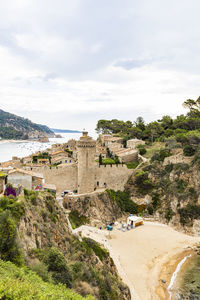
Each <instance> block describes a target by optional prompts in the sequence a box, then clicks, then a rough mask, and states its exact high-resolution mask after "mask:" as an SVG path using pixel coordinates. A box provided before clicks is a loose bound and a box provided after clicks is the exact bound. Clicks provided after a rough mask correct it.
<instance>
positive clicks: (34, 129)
mask: <svg viewBox="0 0 200 300" xmlns="http://www.w3.org/2000/svg"><path fill="white" fill-rule="evenodd" d="M49 134H50V135H54V133H53V132H52V131H51V130H50V129H49V128H48V127H47V126H45V125H40V124H35V123H33V122H31V121H30V120H28V119H25V118H22V117H19V116H16V115H14V114H11V113H8V112H5V111H3V110H0V137H1V138H2V139H28V138H34V137H35V138H37V137H39V136H44V135H49Z"/></svg>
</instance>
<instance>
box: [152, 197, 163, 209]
mask: <svg viewBox="0 0 200 300" xmlns="http://www.w3.org/2000/svg"><path fill="white" fill-rule="evenodd" d="M160 204H161V201H160V195H159V194H158V193H154V194H153V196H152V205H153V208H154V209H155V210H156V209H157V208H158V207H160Z"/></svg>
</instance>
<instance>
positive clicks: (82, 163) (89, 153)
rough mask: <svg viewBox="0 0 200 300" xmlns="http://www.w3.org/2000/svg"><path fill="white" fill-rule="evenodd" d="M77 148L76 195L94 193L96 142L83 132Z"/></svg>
mask: <svg viewBox="0 0 200 300" xmlns="http://www.w3.org/2000/svg"><path fill="white" fill-rule="evenodd" d="M77 148H78V194H84V193H91V192H93V191H94V186H95V184H94V179H95V152H96V141H94V140H93V139H92V138H91V137H89V136H88V132H86V131H83V135H82V136H81V137H80V140H79V141H78V142H77Z"/></svg>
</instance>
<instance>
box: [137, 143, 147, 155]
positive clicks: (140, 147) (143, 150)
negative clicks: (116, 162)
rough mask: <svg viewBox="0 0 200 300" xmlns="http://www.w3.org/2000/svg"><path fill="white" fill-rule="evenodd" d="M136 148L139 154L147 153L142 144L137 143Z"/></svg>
mask: <svg viewBox="0 0 200 300" xmlns="http://www.w3.org/2000/svg"><path fill="white" fill-rule="evenodd" d="M137 148H138V150H139V154H140V155H144V154H145V153H147V150H146V148H145V147H144V145H142V144H141V145H138V146H137Z"/></svg>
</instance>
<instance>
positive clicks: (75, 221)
mask: <svg viewBox="0 0 200 300" xmlns="http://www.w3.org/2000/svg"><path fill="white" fill-rule="evenodd" d="M69 220H70V223H71V225H72V228H73V229H75V228H77V227H80V226H81V225H85V224H88V223H90V220H89V219H88V218H87V217H85V216H81V215H80V214H79V212H78V211H77V210H71V211H70V213H69Z"/></svg>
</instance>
